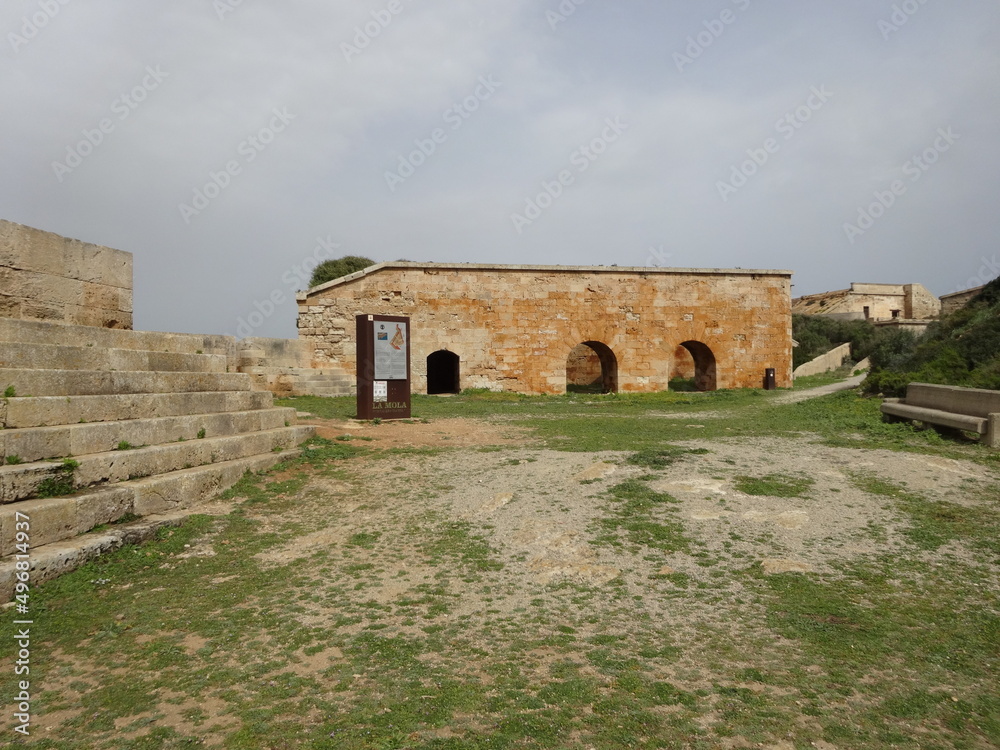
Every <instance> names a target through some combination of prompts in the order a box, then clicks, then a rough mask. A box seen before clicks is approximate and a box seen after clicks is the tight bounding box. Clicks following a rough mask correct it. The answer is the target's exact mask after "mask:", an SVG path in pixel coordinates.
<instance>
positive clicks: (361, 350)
mask: <svg viewBox="0 0 1000 750" xmlns="http://www.w3.org/2000/svg"><path fill="white" fill-rule="evenodd" d="M355 323H356V331H357V339H356V341H357V353H358V359H357V364H358V419H379V420H381V419H409V418H410V335H411V333H412V331H411V328H410V319H409V318H404V317H396V316H391V315H358V316H357V317H356V318H355Z"/></svg>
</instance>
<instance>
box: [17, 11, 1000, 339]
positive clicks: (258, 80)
mask: <svg viewBox="0 0 1000 750" xmlns="http://www.w3.org/2000/svg"><path fill="white" fill-rule="evenodd" d="M154 8H155V9H154ZM0 14H2V15H0V18H2V28H3V29H4V34H5V37H6V38H5V39H3V40H0V44H2V45H3V46H2V51H0V65H2V68H0V96H2V100H3V101H4V103H5V106H4V114H3V136H4V137H3V138H2V140H0V151H2V162H0V163H2V165H3V169H2V172H0V218H6V219H9V220H11V221H16V222H19V223H22V224H27V225H29V226H34V227H38V228H40V229H45V230H48V231H53V232H57V233H59V234H63V235H67V236H70V237H75V238H78V239H82V240H85V241H87V242H93V243H97V244H102V245H108V246H111V247H115V248H118V249H121V250H127V251H129V252H131V253H133V254H134V256H135V327H136V328H141V329H147V330H167V331H181V332H204V333H230V334H235V333H237V329H238V324H239V321H240V320H241V319H242V320H243V321H244V322H245V325H244V326H243V327H242V330H241V331H240V332H241V333H242V334H244V335H245V334H247V333H248V332H251V333H252V334H253V335H258V336H294V335H295V315H296V309H295V303H294V292H295V290H296V289H299V288H304V287H305V283H304V282H302V281H301V280H300V277H301V276H302V275H307V274H304V273H303V264H310V263H311V262H314V261H312V259H313V258H322V257H327V255H328V254H329V255H333V256H340V255H345V254H351V255H364V256H368V257H370V258H373V259H375V260H377V261H384V260H398V259H406V260H413V261H438V262H480V263H530V264H567V265H577V264H579V265H611V264H618V265H628V266H642V265H658V266H677V267H699V268H704V267H711V268H716V267H723V268H726V267H741V268H765V269H768V268H771V269H790V270H793V271H794V272H795V276H794V279H793V282H794V284H795V286H794V288H793V293H794V294H795V295H796V296H797V295H800V294H807V293H813V292H819V291H825V290H829V289H838V288H844V287H846V286H847V285H848V284H849V283H850V282H852V281H884V282H897V283H904V282H920V283H923V284H924V285H925V286H927V287H928V288H930V289H931V291H933V292H934V293H936V294H945V293H948V292H951V291H955V290H957V289H960V288H965V287H966V286H969V285H970V283H984V282H986V281H988V280H989V279H991V278H993V277H994V276H996V275H997V273H998V272H1000V263H998V259H997V255H998V253H1000V246H998V242H997V237H998V235H1000V206H998V197H1000V65H998V62H1000V33H998V32H1000V3H997V2H995V1H994V0H947V2H945V0H906V2H895V0H836V2H834V1H833V0H828V1H826V2H819V1H818V0H796V1H795V2H791V1H790V0H773V1H771V2H768V1H767V0H712V1H710V2H693V1H690V0H687V1H685V2H681V1H680V0H675V1H670V0H660V1H658V2H653V1H652V0H619V1H618V2H610V1H607V0H605V1H600V0H575V2H574V1H573V0H564V1H563V2H562V3H560V2H559V0H535V1H534V2H527V0H504V1H503V2H499V1H498V0H493V1H492V2H486V0H463V1H462V2H457V0H456V1H454V2H447V3H446V2H441V1H440V0H353V1H352V2H347V1H346V0H343V1H339V2H337V1H335V2H320V1H319V0H289V1H287V2H283V3H277V2H264V0H242V2H239V0H215V1H214V2H213V0H174V1H173V2H170V3H162V4H160V3H157V4H147V3H133V2H124V0H118V1H117V2H116V1H114V0H9V1H8V2H4V3H3V4H2V10H0ZM873 204H874V205H873ZM270 299H275V300H278V304H277V305H275V306H274V310H273V312H272V311H271V309H270V307H269V302H270ZM255 303H256V304H255ZM255 311H262V312H259V314H258V315H256V316H251V314H252V313H254V312H255ZM267 313H270V314H269V315H268V314H267ZM248 321H249V322H248Z"/></svg>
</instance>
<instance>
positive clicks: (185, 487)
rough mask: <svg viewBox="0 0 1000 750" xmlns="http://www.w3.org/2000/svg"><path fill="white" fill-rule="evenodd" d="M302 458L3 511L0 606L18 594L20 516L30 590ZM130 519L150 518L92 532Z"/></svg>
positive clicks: (273, 459) (237, 464)
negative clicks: (246, 479)
mask: <svg viewBox="0 0 1000 750" xmlns="http://www.w3.org/2000/svg"><path fill="white" fill-rule="evenodd" d="M297 455H299V449H298V448H293V449H290V450H284V451H281V452H280V453H268V454H266V455H258V456H249V457H246V458H239V459H234V460H231V461H224V462H220V463H215V464H210V465H208V466H198V467H195V468H192V469H182V470H180V471H174V472H170V473H168V474H162V475H160V476H156V477H149V478H147V479H140V480H135V481H131V482H123V483H121V484H118V485H115V486H113V487H101V488H96V489H93V490H90V491H87V492H81V493H79V494H76V495H71V496H68V497H60V498H50V499H47V500H31V501H27V502H23V503H17V504H15V505H11V506H6V507H3V508H0V558H2V559H0V601H4V602H6V601H10V599H11V598H12V596H13V593H14V583H15V581H16V578H15V572H16V568H15V564H16V560H15V558H13V557H12V555H14V554H16V553H17V552H18V549H17V546H16V545H17V536H16V527H15V523H16V520H17V519H18V517H17V516H16V513H21V514H23V515H26V516H28V519H29V521H28V524H29V531H28V534H29V536H30V545H31V547H30V549H29V553H28V555H29V558H30V559H29V565H30V568H29V574H30V584H31V586H36V585H38V584H39V583H42V582H44V581H47V580H50V579H52V578H55V577H57V576H59V575H62V574H63V573H67V572H69V571H71V570H74V569H75V568H77V567H79V566H80V565H82V564H84V563H85V562H87V561H88V560H91V559H93V558H95V557H97V556H99V555H101V554H104V553H107V552H110V551H113V550H115V549H118V548H119V547H121V546H123V545H125V544H131V543H138V542H141V541H144V540H145V539H148V538H150V537H151V536H152V535H153V534H155V532H156V529H157V528H159V527H160V526H162V525H164V524H165V523H173V524H176V523H178V522H179V520H180V519H181V518H183V517H184V516H186V515H188V514H187V513H184V512H183V509H186V508H193V507H197V506H198V505H199V504H201V503H203V502H205V501H206V500H208V499H210V498H212V497H214V496H215V495H217V494H219V493H220V492H222V491H224V490H225V489H228V488H229V487H231V486H232V485H233V484H235V483H236V482H237V481H238V480H239V479H240V478H241V477H242V476H243V475H244V474H245V473H246V472H248V471H250V472H261V471H265V470H267V469H269V468H270V467H272V466H274V465H275V464H276V463H278V462H279V461H284V460H287V459H290V458H294V457H295V456H297ZM129 514H133V515H141V516H147V517H146V518H143V519H142V520H139V521H133V522H129V523H125V524H122V525H120V526H114V527H111V528H107V529H101V530H99V531H91V530H92V529H94V528H95V527H98V526H101V525H103V524H109V523H113V522H115V521H117V520H118V519H120V518H123V517H125V516H126V515H129ZM21 520H23V516H22V517H21ZM150 529H151V531H150ZM88 532H89V533H88Z"/></svg>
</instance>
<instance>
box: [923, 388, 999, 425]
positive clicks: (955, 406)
mask: <svg viewBox="0 0 1000 750" xmlns="http://www.w3.org/2000/svg"><path fill="white" fill-rule="evenodd" d="M904 403H906V404H907V405H908V406H917V407H922V408H925V409H935V410H938V411H943V412H948V413H952V414H966V415H968V416H970V417H986V416H988V415H989V414H996V413H1000V392H998V391H987V390H983V389H981V388H964V387H961V386H954V385H935V384H932V383H910V384H909V385H908V386H907V388H906V398H905V399H904Z"/></svg>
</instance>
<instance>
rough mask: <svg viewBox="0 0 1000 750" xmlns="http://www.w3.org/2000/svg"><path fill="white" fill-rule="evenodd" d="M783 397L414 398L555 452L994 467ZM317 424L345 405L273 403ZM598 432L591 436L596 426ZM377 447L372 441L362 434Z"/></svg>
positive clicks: (893, 428)
mask: <svg viewBox="0 0 1000 750" xmlns="http://www.w3.org/2000/svg"><path fill="white" fill-rule="evenodd" d="M788 393H789V391H787V390H786V391H763V390H740V391H714V392H710V393H676V392H663V393H642V394H606V395H577V394H570V395H566V396H523V395H520V394H514V393H474V394H468V395H458V396H454V397H452V398H447V399H442V398H437V397H434V396H421V395H419V394H415V395H414V396H413V412H414V414H415V415H419V416H420V417H422V418H427V419H431V420H434V419H446V418H453V417H466V418H482V419H488V420H491V421H495V422H501V423H513V424H517V425H519V426H522V427H526V428H529V429H530V430H531V431H532V432H533V433H534V434H535V435H536V436H537V437H538V438H540V439H542V440H543V441H544V442H545V444H546V445H547V446H549V447H551V448H555V449H557V450H570V451H585V452H596V451H605V450H628V451H644V450H657V449H659V447H660V446H661V445H662V443H665V442H667V443H669V442H679V441H684V440H692V439H698V440H713V439H721V438H743V437H766V436H784V437H799V436H802V435H803V434H810V435H812V434H815V435H818V436H819V437H820V439H821V440H822V441H823V442H824V443H825V444H826V445H831V446H836V447H851V448H884V449H888V450H901V451H909V452H916V453H927V454H931V455H938V456H945V457H949V458H966V459H970V460H974V461H979V462H982V463H989V464H993V465H998V466H1000V454H998V453H997V452H996V451H991V450H990V449H988V448H986V447H985V446H983V445H981V444H979V443H974V442H968V441H963V440H958V439H954V438H946V437H942V436H941V435H939V434H938V433H937V432H936V431H934V430H920V429H917V428H915V427H913V426H912V425H910V424H905V423H885V422H883V421H882V418H881V413H880V412H879V406H880V404H881V403H882V401H881V399H878V398H862V397H859V396H858V394H857V393H856V392H855V391H843V392H840V393H836V394H833V395H830V396H825V397H822V398H817V399H810V400H807V401H802V402H799V403H789V404H782V403H781V398H782V397H783V396H784V395H786V394H788ZM280 403H281V404H282V405H285V406H294V407H296V408H297V409H300V410H304V411H307V412H309V413H312V414H314V415H316V416H318V417H323V418H330V419H348V418H350V417H351V416H352V415H353V414H354V411H355V409H354V407H355V401H354V399H353V398H349V397H341V398H331V399H320V398H308V397H303V398H297V399H287V400H284V401H281V402H280ZM598 426H599V429H595V427H598ZM369 434H370V435H371V436H373V437H376V438H377V432H374V431H373V432H371V433H369Z"/></svg>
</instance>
